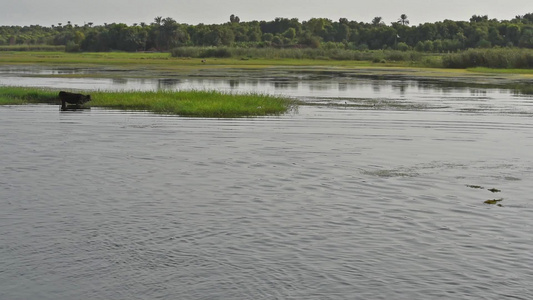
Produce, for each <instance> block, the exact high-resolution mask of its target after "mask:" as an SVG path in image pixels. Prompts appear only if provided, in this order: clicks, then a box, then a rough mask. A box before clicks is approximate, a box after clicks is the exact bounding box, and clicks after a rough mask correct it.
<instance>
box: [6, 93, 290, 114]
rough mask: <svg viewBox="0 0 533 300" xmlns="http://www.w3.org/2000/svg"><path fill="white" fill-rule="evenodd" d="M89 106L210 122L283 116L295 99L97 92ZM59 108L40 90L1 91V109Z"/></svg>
mask: <svg viewBox="0 0 533 300" xmlns="http://www.w3.org/2000/svg"><path fill="white" fill-rule="evenodd" d="M90 94H91V98H92V101H91V102H88V103H87V104H86V105H90V106H99V107H108V108H113V109H124V110H145V111H151V112H155V113H161V114H176V115H181V116H193V117H206V118H234V117H251V116H266V115H279V114H282V113H285V112H287V111H289V110H290V109H291V108H292V107H294V105H295V102H294V101H293V100H291V99H287V98H283V97H276V96H270V95H263V94H254V93H249V94H242V95H241V94H230V93H223V92H217V91H179V92H174V91H157V92H139V91H132V92H93V93H90ZM30 103H49V104H59V99H58V92H57V91H53V90H45V89H38V88H25V87H0V105H8V104H11V105H16V104H30Z"/></svg>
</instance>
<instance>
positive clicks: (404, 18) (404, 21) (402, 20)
mask: <svg viewBox="0 0 533 300" xmlns="http://www.w3.org/2000/svg"><path fill="white" fill-rule="evenodd" d="M398 23H400V24H402V25H407V24H409V20H407V15H406V14H402V15H401V16H400V18H399V19H398Z"/></svg>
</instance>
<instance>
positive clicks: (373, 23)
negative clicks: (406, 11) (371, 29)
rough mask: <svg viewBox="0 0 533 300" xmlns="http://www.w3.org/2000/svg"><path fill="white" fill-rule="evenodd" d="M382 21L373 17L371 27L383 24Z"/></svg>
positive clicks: (380, 18)
mask: <svg viewBox="0 0 533 300" xmlns="http://www.w3.org/2000/svg"><path fill="white" fill-rule="evenodd" d="M382 20H383V18H382V17H375V18H374V19H372V25H374V26H377V25H381V24H383V22H382Z"/></svg>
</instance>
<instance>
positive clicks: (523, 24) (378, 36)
mask: <svg viewBox="0 0 533 300" xmlns="http://www.w3.org/2000/svg"><path fill="white" fill-rule="evenodd" d="M22 44H27V45H65V46H66V49H67V51H112V50H120V51H169V50H170V49H173V48H176V47H181V46H233V47H256V48H262V47H278V48H325V49H331V48H339V49H353V50H367V49H370V50H375V49H397V50H411V49H414V50H417V51H425V52H455V51H458V50H463V49H469V48H491V47H521V48H533V13H528V14H525V15H523V16H516V17H515V18H514V19H512V20H502V21H500V20H496V19H489V18H488V16H477V15H474V16H472V18H471V19H470V21H452V20H444V21H440V22H436V23H424V24H420V25H416V26H410V25H409V20H408V17H407V16H406V15H405V14H402V15H401V16H400V17H399V18H398V21H397V22H393V23H391V24H390V25H387V24H385V23H384V22H383V21H382V18H381V17H375V18H374V19H373V20H372V21H371V22H369V23H364V22H356V21H350V20H348V19H345V18H341V19H339V20H338V21H332V20H330V19H325V18H312V19H310V20H307V21H302V22H300V21H299V20H298V19H296V18H293V19H288V18H276V19H275V20H272V21H250V22H241V21H240V18H239V17H238V16H235V15H231V16H230V21H229V22H227V23H225V24H212V25H206V24H198V25H188V24H182V23H178V22H177V21H176V20H174V19H172V18H162V17H157V18H155V19H154V21H153V22H152V23H150V24H146V23H138V24H133V25H131V26H129V25H126V24H123V23H112V24H104V25H93V24H92V23H87V24H84V25H83V26H79V25H77V24H74V25H73V24H71V22H67V24H62V23H58V24H57V25H53V26H51V27H43V26H39V25H31V26H23V27H21V26H1V27H0V45H22Z"/></svg>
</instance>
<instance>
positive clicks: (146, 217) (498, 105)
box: [0, 74, 533, 300]
mask: <svg viewBox="0 0 533 300" xmlns="http://www.w3.org/2000/svg"><path fill="white" fill-rule="evenodd" d="M257 76H258V75H257ZM306 76H307V75H306V74H302V75H301V76H300V78H299V79H297V80H296V79H295V80H277V79H276V78H274V77H272V78H271V79H269V80H264V81H262V80H259V79H257V78H249V79H245V78H244V79H235V78H234V79H233V80H235V81H236V82H238V83H237V84H235V82H234V83H233V87H232V84H231V83H230V82H229V79H223V78H203V79H202V78H177V79H176V80H175V81H174V80H170V81H165V80H161V81H160V80H154V79H126V80H125V81H122V83H119V84H117V85H114V86H115V87H116V88H117V89H118V87H119V86H121V87H122V88H121V89H124V86H130V85H132V84H133V83H134V82H136V83H138V84H139V86H143V85H145V87H146V88H147V87H148V86H152V88H154V89H156V88H159V87H161V86H166V87H165V88H168V86H172V87H171V89H180V88H185V87H187V88H194V87H196V88H197V87H198V86H202V87H206V88H213V87H220V89H222V90H228V91H231V90H232V89H233V90H237V91H238V92H244V91H247V90H253V89H252V87H253V86H255V87H256V88H257V90H260V89H265V90H267V91H269V92H270V93H279V94H289V95H291V96H293V97H295V98H298V99H302V100H305V101H307V102H309V103H310V104H315V105H304V106H301V107H300V108H299V111H298V112H297V113H293V114H287V115H283V116H277V117H267V118H249V119H246V118H244V119H222V120H219V119H198V118H180V117H176V116H172V117H169V116H160V115H155V114H149V113H143V112H135V113H132V112H122V111H115V110H103V109H98V108H92V109H90V110H83V111H67V112H62V111H60V110H59V107H58V106H55V105H27V106H3V107H0V128H2V130H0V141H1V143H0V162H1V165H0V207H1V209H0V241H1V242H0V298H1V299H29V300H32V299H39V300H41V299H45V300H47V299H50V300H51V299H54V300H63V299H65V300H66V299H157V298H159V299H177V298H178V299H531V298H533V289H532V288H531V282H533V271H532V269H531V266H532V265H533V256H532V255H531V253H532V250H533V221H532V218H531V216H532V214H533V203H532V202H531V200H532V199H531V194H532V189H531V184H530V182H531V181H532V180H533V175H532V174H533V154H532V152H531V149H533V123H532V122H531V113H532V112H531V109H532V103H533V102H532V101H533V99H532V97H528V96H521V97H516V96H513V95H512V94H510V93H509V92H508V91H505V90H482V89H479V88H476V89H470V88H455V87H444V86H434V85H433V87H432V85H431V84H429V83H427V84H426V83H420V82H414V81H394V80H385V81H376V80H371V79H358V78H347V77H342V78H337V79H332V78H329V79H328V78H327V77H324V75H320V76H318V77H319V79H318V81H313V80H308V79H305V78H306ZM8 77H9V76H8ZM250 77H254V76H250ZM304 77H305V78H304ZM4 78H7V77H0V80H4ZM17 78H19V79H21V81H23V80H25V79H24V78H26V77H17ZM30 79H31V80H37V79H35V78H30ZM55 79H58V80H63V79H59V78H55ZM55 79H54V80H55ZM39 80H40V81H39V82H41V84H43V86H48V85H47V84H49V83H48V81H47V80H49V79H48V78H39ZM76 80H78V79H64V82H63V83H58V84H59V86H54V87H61V88H66V87H68V86H71V87H72V88H78V89H85V88H86V87H87V86H92V85H104V84H111V83H112V81H111V80H107V79H105V80H104V81H102V82H101V81H99V80H94V79H89V80H87V79H83V80H81V81H80V82H79V85H76V84H75V82H76ZM104 82H105V83H104ZM110 82H111V83H110ZM276 83H278V84H281V85H280V86H279V87H276ZM2 84H4V83H2ZM61 84H64V85H63V86H62V85H61ZM154 84H155V86H154ZM341 87H342V88H341ZM92 88H94V86H93V87H92ZM402 90H403V92H402ZM500 199H501V200H500ZM490 200H497V201H496V202H494V201H493V202H491V201H490ZM487 201H489V202H487ZM486 202H487V203H496V204H494V205H492V204H486ZM497 204H501V205H502V206H501V207H500V206H497Z"/></svg>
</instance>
